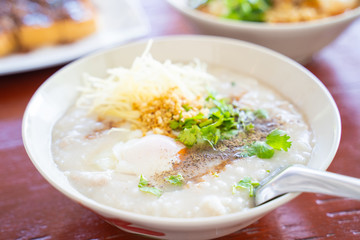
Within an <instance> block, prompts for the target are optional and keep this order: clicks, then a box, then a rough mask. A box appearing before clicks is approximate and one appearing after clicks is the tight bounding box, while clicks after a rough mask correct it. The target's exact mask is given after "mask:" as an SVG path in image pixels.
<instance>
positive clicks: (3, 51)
mask: <svg viewBox="0 0 360 240" xmlns="http://www.w3.org/2000/svg"><path fill="white" fill-rule="evenodd" d="M9 12H10V4H9V3H8V2H7V1H1V2H0V57H1V56H4V55H7V54H9V53H11V52H14V51H15V50H16V48H17V43H16V39H15V32H14V31H15V27H16V25H15V23H14V21H13V19H12V18H11V16H10V15H9Z"/></svg>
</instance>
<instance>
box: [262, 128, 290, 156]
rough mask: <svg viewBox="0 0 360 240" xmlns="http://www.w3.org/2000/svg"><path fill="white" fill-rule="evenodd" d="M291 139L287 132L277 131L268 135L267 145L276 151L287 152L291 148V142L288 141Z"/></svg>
mask: <svg viewBox="0 0 360 240" xmlns="http://www.w3.org/2000/svg"><path fill="white" fill-rule="evenodd" d="M289 139H290V136H289V135H287V134H286V132H285V131H282V130H279V129H276V130H274V131H272V132H271V133H270V134H269V135H267V137H266V143H267V144H268V145H269V146H271V147H272V148H274V149H276V150H284V151H285V152H287V150H288V149H289V148H290V147H291V142H289V141H288V140H289Z"/></svg>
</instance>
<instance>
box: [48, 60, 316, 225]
mask: <svg viewBox="0 0 360 240" xmlns="http://www.w3.org/2000/svg"><path fill="white" fill-rule="evenodd" d="M312 147H313V136H312V133H311V130H310V129H309V127H308V125H307V123H306V122H305V120H304V119H303V117H302V115H301V113H299V112H298V111H297V110H296V109H295V107H294V106H293V105H292V104H291V103H289V102H288V101H286V100H285V99H283V98H282V97H281V96H279V95H278V94H276V93H275V92H274V91H273V90H271V89H269V88H267V87H266V86H264V85H261V84H260V83H259V82H258V81H257V80H256V79H253V78H251V77H249V76H244V75H241V74H239V73H237V72H233V71H230V70H227V69H225V68H220V67H211V68H209V69H207V66H206V65H205V64H204V63H202V62H200V61H198V60H194V62H191V63H189V64H174V63H171V62H170V61H166V62H164V63H160V62H158V61H156V60H154V59H153V58H152V57H151V55H149V54H144V55H143V56H142V57H139V58H137V59H136V60H135V61H134V63H133V65H132V66H131V67H130V68H129V69H127V68H116V69H109V70H108V77H107V78H106V79H100V78H97V77H95V76H88V75H85V76H84V86H82V88H81V89H79V98H78V100H77V102H76V103H74V105H73V106H72V108H71V109H69V110H68V111H67V112H66V114H65V115H64V116H63V117H62V118H61V119H60V120H59V121H58V122H57V123H56V125H55V126H54V129H53V136H52V153H53V157H54V161H55V163H56V164H57V166H58V168H59V169H60V170H61V171H63V172H64V174H65V175H66V176H67V178H68V180H69V181H70V183H71V184H72V185H73V186H74V188H76V189H77V190H78V191H79V192H80V193H82V194H84V195H85V196H87V197H89V198H91V199H94V200H95V201H97V202H99V203H102V204H104V205H107V206H111V207H114V208H118V209H122V210H126V211H131V212H135V213H140V214H146V215H152V216H163V217H174V218H191V217H207V216H218V215H224V214H229V213H234V212H238V211H246V210H247V209H249V208H251V207H253V189H254V187H256V186H257V184H258V182H260V181H261V180H262V179H264V178H265V177H266V176H268V174H270V173H271V172H272V171H274V170H275V169H277V168H279V167H281V166H285V165H289V164H304V165H305V164H307V162H308V160H309V158H310V155H311V151H312Z"/></svg>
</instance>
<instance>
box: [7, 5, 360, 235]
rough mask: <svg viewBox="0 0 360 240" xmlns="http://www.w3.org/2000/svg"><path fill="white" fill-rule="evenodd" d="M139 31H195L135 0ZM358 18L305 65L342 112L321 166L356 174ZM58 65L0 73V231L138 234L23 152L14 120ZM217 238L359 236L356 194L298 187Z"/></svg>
mask: <svg viewBox="0 0 360 240" xmlns="http://www.w3.org/2000/svg"><path fill="white" fill-rule="evenodd" d="M142 4H143V6H144V8H145V11H146V13H147V15H148V18H149V21H150V24H151V26H152V31H151V32H150V34H149V35H148V36H146V38H148V37H154V36H161V35H170V34H196V33H197V32H196V30H195V29H193V28H192V27H191V25H190V24H189V23H187V22H186V21H185V20H184V19H183V17H182V16H181V15H179V14H178V13H177V12H175V11H174V10H173V9H172V8H170V7H169V6H168V5H167V4H166V2H165V1H163V0H152V1H147V0H142ZM359 66H360V19H359V20H357V21H355V22H354V23H353V24H352V25H351V26H350V27H349V28H348V29H347V30H346V31H345V32H344V33H343V34H342V35H341V36H340V37H339V38H338V39H337V40H336V41H335V42H333V43H332V44H331V45H329V46H328V47H327V48H325V49H324V50H322V51H321V52H319V53H318V54H316V55H315V56H314V59H313V61H312V62H311V63H309V64H308V65H306V67H307V68H308V69H309V70H310V71H312V72H313V73H314V74H315V75H316V76H317V77H318V78H319V79H320V80H321V81H322V82H323V83H324V84H325V85H326V86H327V88H328V89H329V90H330V92H331V94H332V95H333V97H334V98H335V101H336V103H337V105H338V107H339V110H340V114H341V118H342V127H343V132H342V139H341V144H340V148H339V151H338V153H337V155H336V157H335V160H334V162H333V163H332V164H331V166H330V168H329V170H330V171H333V172H337V173H341V174H346V175H350V176H354V177H360V67H359ZM60 67H61V66H58V67H53V68H47V69H42V70H38V71H32V72H27V73H21V74H14V75H8V76H2V77H0V90H1V92H0V93H1V94H0V178H1V179H0V239H41V240H45V239H143V238H142V237H140V236H136V235H132V234H129V233H126V232H123V231H121V230H118V229H117V228H115V227H113V226H111V225H109V224H107V223H106V222H104V221H103V220H101V219H100V218H99V217H98V216H96V215H95V214H94V213H92V212H90V211H89V210H87V209H84V208H83V207H81V206H79V205H78V204H76V203H74V202H72V201H70V200H69V199H67V198H66V197H65V196H63V195H62V194H61V193H59V192H58V191H56V190H55V189H54V188H53V187H52V186H50V185H49V184H48V183H47V182H46V181H45V180H44V179H43V178H42V176H41V175H40V174H39V173H38V172H37V170H36V169H35V167H34V166H33V165H32V163H31V162H30V160H29V158H28V156H27V154H26V153H25V150H24V147H23V144H22V139H21V120H22V115H23V112H24V110H25V107H26V105H27V103H28V101H29V99H30V97H31V96H32V94H33V93H34V92H35V90H36V89H37V88H38V87H39V86H40V85H41V84H42V82H43V81H45V80H46V79H47V78H48V77H49V76H50V75H52V74H53V73H54V72H55V71H56V70H58V69H59V68H60ZM221 239H298V240H299V239H304V240H305V239H307V240H310V239H360V201H355V200H350V199H344V198H338V197H331V196H325V195H320V194H302V195H301V196H300V197H298V198H296V199H295V200H293V201H291V202H289V203H288V204H286V205H284V206H282V207H280V208H278V209H276V210H275V211H273V212H272V213H270V214H268V215H267V216H266V217H264V218H262V219H260V220H259V221H258V222H256V223H254V224H252V225H251V226H249V227H247V228H245V229H243V230H241V231H238V232H236V233H234V234H232V235H230V236H227V237H223V238H221Z"/></svg>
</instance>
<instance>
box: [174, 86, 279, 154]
mask: <svg viewBox="0 0 360 240" xmlns="http://www.w3.org/2000/svg"><path fill="white" fill-rule="evenodd" d="M205 100H206V101H207V106H209V109H210V113H209V115H208V116H204V114H202V113H199V114H197V115H196V116H194V117H190V118H186V119H182V112H180V114H179V119H178V120H172V121H170V123H169V126H170V128H171V129H173V130H176V131H179V132H180V133H179V135H178V137H177V140H178V141H180V142H182V143H184V144H185V145H186V146H187V147H192V146H193V145H195V144H197V143H202V142H207V143H209V145H210V146H212V147H213V148H214V149H215V146H216V144H217V143H218V142H219V141H220V140H224V139H230V138H231V137H234V136H236V135H237V134H238V133H239V132H240V131H243V132H245V133H247V132H252V131H253V130H254V120H255V119H256V118H259V119H266V118H268V115H267V113H266V111H265V110H261V109H260V110H256V111H253V110H249V109H241V110H240V109H234V106H233V105H232V104H231V103H229V100H228V99H225V98H223V99H218V98H216V97H215V93H209V95H208V96H207V98H206V99H205ZM182 107H183V108H184V109H185V110H186V111H188V110H189V108H188V106H187V105H183V106H182ZM272 139H276V137H275V136H274V137H270V142H272V141H273V140H272ZM257 147H259V146H257V145H255V146H253V147H251V148H257ZM251 148H249V149H251ZM274 149H277V147H275V148H274ZM284 149H285V148H284ZM254 151H255V152H256V150H254ZM253 155H255V154H253ZM256 155H258V154H256ZM260 155H261V156H264V157H266V156H268V154H265V155H264V154H260Z"/></svg>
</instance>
